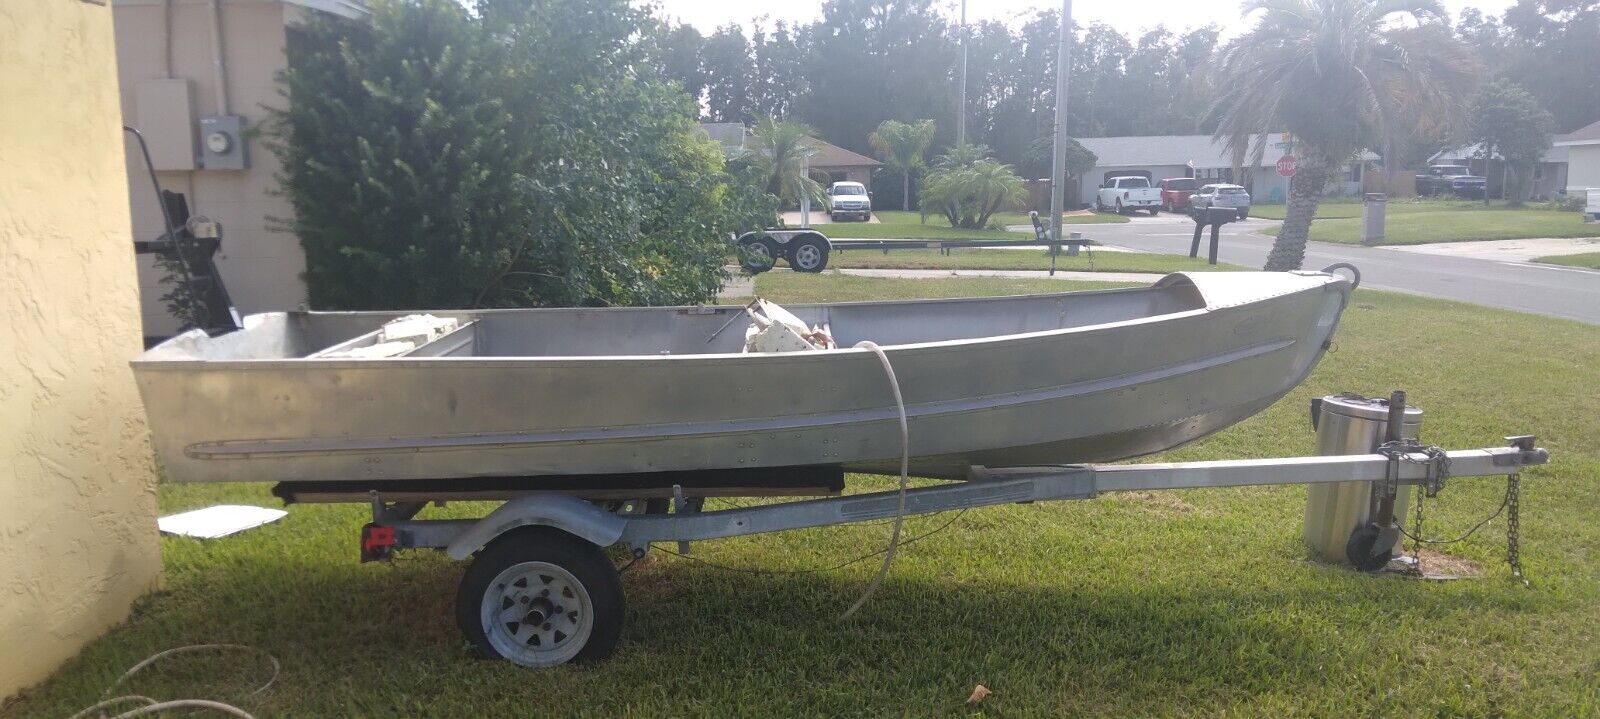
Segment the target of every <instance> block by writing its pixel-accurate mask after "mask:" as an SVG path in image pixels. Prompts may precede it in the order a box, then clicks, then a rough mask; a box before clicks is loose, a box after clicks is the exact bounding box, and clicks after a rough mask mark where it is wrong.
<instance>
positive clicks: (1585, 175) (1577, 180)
mask: <svg viewBox="0 0 1600 719" xmlns="http://www.w3.org/2000/svg"><path fill="white" fill-rule="evenodd" d="M1590 187H1600V145H1573V146H1571V147H1568V148H1567V194H1569V195H1572V196H1575V197H1583V192H1584V190H1585V189H1586V188H1590Z"/></svg>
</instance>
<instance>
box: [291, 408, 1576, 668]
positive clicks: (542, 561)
mask: <svg viewBox="0 0 1600 719" xmlns="http://www.w3.org/2000/svg"><path fill="white" fill-rule="evenodd" d="M1506 439H1507V440H1508V441H1509V443H1510V444H1509V445H1508V446H1504V447H1488V448H1481V449H1464V450H1452V451H1448V452H1440V451H1437V450H1436V449H1435V450H1434V451H1432V452H1429V451H1424V448H1420V447H1419V448H1417V450H1418V451H1414V452H1413V451H1392V450H1391V451H1388V452H1386V453H1375V454H1358V455H1333V456H1320V455H1319V456H1301V457H1280V458H1270V459H1235V460H1218V461H1205V462H1162V463H1143V464H1118V465H1094V464H1085V465H1060V466H1045V467H1017V468H1004V469H990V468H983V467H973V468H972V469H971V472H970V474H969V476H968V477H967V478H966V479H965V480H958V481H949V482H946V483H943V484H938V485H935V486H929V487H919V488H915V489H908V490H906V492H905V500H904V511H903V515H904V516H910V515H919V514H928V513H933V512H943V511H949V510H961V509H972V508H977V507H986V506H993V505H998V504H1026V503H1032V502H1045V501H1062V500H1081V499H1093V498H1095V497H1097V496H1099V495H1100V494H1101V493H1102V492H1120V491H1150V490H1167V489H1195V488H1205V487H1239V486H1269V485H1289V484H1319V483H1325V482H1352V481H1355V482H1373V483H1375V486H1388V487H1393V486H1395V485H1422V486H1424V487H1426V488H1428V489H1430V490H1432V491H1431V492H1430V496H1431V495H1432V493H1433V492H1436V491H1437V490H1439V489H1441V488H1442V486H1441V485H1442V478H1441V477H1440V476H1439V474H1438V472H1437V471H1436V469H1435V461H1436V459H1437V458H1438V457H1440V456H1442V457H1445V458H1447V461H1448V466H1449V475H1450V477H1452V478H1460V477H1484V476H1506V475H1513V474H1518V473H1520V472H1521V470H1522V469H1523V468H1524V467H1529V466H1535V465H1542V464H1546V463H1548V462H1549V458H1550V454H1549V452H1548V451H1547V450H1545V449H1543V448H1539V447H1536V446H1535V444H1534V438H1533V437H1532V436H1528V435H1524V436H1515V437H1507V438H1506ZM673 490H674V500H673V509H674V510H675V511H673V512H671V513H646V511H654V512H661V510H662V509H664V508H663V507H661V506H660V505H657V506H656V507H654V508H647V505H646V503H645V502H644V501H643V500H640V501H638V502H633V503H627V502H622V503H617V504H616V505H614V506H613V508H611V509H608V508H606V507H603V506H601V505H599V504H596V503H595V502H593V501H590V500H586V499H582V498H579V497H577V496H573V495H571V494H564V493H560V492H549V491H530V492H528V493H526V494H522V495H520V496H515V497H513V498H511V499H508V500H506V501H505V502H504V503H502V504H501V505H500V506H499V507H497V508H496V509H494V510H493V511H491V512H490V513H489V514H488V515H486V516H484V517H481V518H478V519H441V520H434V519H417V518H416V516H417V514H418V513H419V512H421V511H422V510H423V508H425V507H426V506H427V504H428V503H429V502H434V503H439V504H442V503H444V502H447V501H453V500H454V499H457V497H456V496H454V495H453V493H451V492H447V491H441V492H438V493H436V494H433V495H431V496H428V497H422V498H419V497H417V496H416V495H415V493H412V494H410V495H408V498H407V499H406V500H404V501H389V500H386V499H385V498H384V496H383V494H382V493H381V492H378V491H372V492H371V493H370V494H369V497H368V500H369V501H370V503H371V506H372V521H371V523H369V524H367V525H366V526H364V527H363V528H362V530H361V559H362V561H363V562H366V561H377V560H385V559H390V558H392V557H393V556H394V553H395V552H396V551H398V550H411V549H440V550H443V551H444V552H445V554H447V555H448V556H449V557H451V558H452V559H456V560H463V559H468V558H473V566H472V567H471V568H469V570H468V572H467V574H466V576H464V577H463V579H462V585H461V587H460V589H459V590H458V593H457V607H456V614H457V621H458V624H460V625H461V629H462V631H463V632H464V633H465V634H466V635H467V638H468V639H469V640H471V641H472V642H473V643H474V644H475V645H476V646H477V647H478V649H479V651H480V652H482V653H484V654H485V655H486V656H489V657H491V658H505V659H509V660H511V661H514V662H516V663H519V664H523V665H526V666H545V665H549V664H556V663H564V662H567V661H585V660H595V659H600V658H603V657H604V656H606V655H607V654H609V653H610V651H611V649H612V648H613V646H614V644H615V642H616V640H617V638H618V637H620V623H621V621H622V597H621V582H620V579H618V578H617V576H616V575H617V570H616V568H615V565H614V564H613V563H612V561H611V559H610V558H609V557H607V556H606V555H605V553H604V552H603V551H602V549H603V548H604V547H609V546H612V545H617V544H621V545H624V546H626V547H627V548H628V551H629V553H630V554H631V555H632V557H634V558H635V559H637V558H641V557H643V556H644V555H645V554H646V553H647V552H648V551H649V549H650V546H651V544H652V543H655V542H677V543H679V550H680V552H687V551H688V549H689V547H688V543H689V542H694V541H703V540H709V539H721V538H728V537H738V536H746V535H753V534H762V533H767V532H779V531H786V530H792V529H802V528H810V527H823V526H830V525H838V524H847V523H854V522H862V521H870V520H881V519H885V518H891V517H895V516H896V515H902V512H901V510H900V506H901V504H900V497H899V493H898V492H896V491H885V492H872V493H865V494H853V495H839V496H831V497H822V498H816V499H805V500H791V501H783V502H779V503H776V504H768V505H762V506H753V507H738V508H731V509H722V510H715V511H705V510H703V509H702V505H703V498H695V497H686V496H684V492H683V489H682V487H681V485H680V486H674V488H673ZM299 496H300V497H301V499H302V501H304V499H313V501H314V497H311V496H309V495H306V494H305V493H302V494H301V495H299ZM337 496H338V497H346V498H347V497H349V496H350V493H349V492H348V489H346V490H343V491H342V492H341V493H340V494H339V495H337ZM469 498H471V497H469ZM697 499H699V500H700V501H697ZM332 501H339V500H338V499H333V500H332ZM480 565H487V566H480ZM507 577H510V579H508V578H507ZM529 577H533V580H532V583H533V585H534V586H533V588H530V586H529ZM584 577H589V579H588V580H587V581H585V580H584V579H583V578H584ZM540 581H544V582H547V583H552V584H550V586H559V587H560V588H561V589H560V592H562V593H564V594H565V595H566V596H567V597H569V599H568V600H566V602H565V603H563V604H560V605H555V604H551V603H550V600H548V599H546V598H544V597H541V596H539V595H536V594H534V593H533V592H536V591H544V592H546V595H548V594H549V591H550V590H549V589H544V590H538V589H537V585H538V584H539V582H540ZM519 582H520V584H519ZM530 606H531V607H533V609H528V610H527V611H526V613H523V612H524V608H525V607H530ZM496 607H499V608H498V609H497V608H496ZM502 612H511V613H512V614H514V615H515V616H514V617H512V618H511V620H509V621H500V619H504V617H503V616H502V614H501V613H502ZM568 615H570V616H572V617H573V619H572V620H571V621H570V622H569V621H568V620H567V619H565V618H564V617H566V616H568ZM497 617H498V618H500V619H497ZM534 619H537V620H538V621H536V622H534V623H533V624H529V623H528V622H529V621H533V620H534ZM563 622H566V623H568V624H570V625H571V626H566V625H564V624H563ZM614 625H616V626H614ZM508 628H509V629H508ZM541 628H542V629H541ZM508 632H509V633H508ZM524 637H526V639H524ZM513 640H515V641H513ZM574 641H581V644H580V645H572V644H571V642H574ZM523 642H527V644H526V645H524V644H523ZM596 642H598V643H596Z"/></svg>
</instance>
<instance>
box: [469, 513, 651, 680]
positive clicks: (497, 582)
mask: <svg viewBox="0 0 1600 719" xmlns="http://www.w3.org/2000/svg"><path fill="white" fill-rule="evenodd" d="M622 610H623V599H622V581H621V579H620V578H619V577H618V576H617V570H616V567H614V566H613V565H612V564H611V560H610V559H608V558H606V555H605V552H603V551H601V549H600V547H597V546H595V545H594V544H592V543H590V542H587V541H584V540H582V539H579V538H578V537H575V536H573V535H571V534H568V533H566V532H563V531H560V530H557V529H552V528H549V527H534V528H529V529H521V530H517V531H514V532H510V533H508V534H505V535H503V536H501V537H500V538H499V539H496V540H495V541H494V542H492V543H490V544H489V546H488V547H487V548H485V549H484V550H483V551H482V552H479V553H478V556H477V558H475V559H473V561H472V566H470V567H468V568H467V572H466V574H465V575H463V576H462V577H461V586H460V588H459V590H458V591H457V593H456V623H457V624H458V625H459V626H460V627H461V631H462V633H463V634H465V635H466V636H467V640H468V641H470V642H472V645H473V647H474V648H475V649H477V651H478V653H479V654H481V655H483V656H484V657H487V658H490V659H505V660H507V661H510V662H513V663H516V664H520V665H522V666H525V667H545V666H552V665H556V664H565V663H567V662H589V661H598V660H600V659H604V658H606V657H607V656H609V655H610V654H611V650H613V649H615V648H616V646H617V639H618V638H620V637H621V636H622Z"/></svg>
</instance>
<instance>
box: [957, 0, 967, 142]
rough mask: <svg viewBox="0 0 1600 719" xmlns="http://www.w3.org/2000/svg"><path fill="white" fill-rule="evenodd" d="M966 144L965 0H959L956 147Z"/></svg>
mask: <svg viewBox="0 0 1600 719" xmlns="http://www.w3.org/2000/svg"><path fill="white" fill-rule="evenodd" d="M965 144H967V0H961V88H960V90H958V91H957V99H956V147H961V146H962V145H965Z"/></svg>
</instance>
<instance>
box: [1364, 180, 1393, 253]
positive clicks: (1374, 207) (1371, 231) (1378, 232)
mask: <svg viewBox="0 0 1600 719" xmlns="http://www.w3.org/2000/svg"><path fill="white" fill-rule="evenodd" d="M1388 211H1389V198H1388V196H1386V195H1384V194H1383V193H1382V192H1368V193H1367V194H1365V195H1362V196H1361V244H1363V245H1376V244H1378V243H1379V242H1382V241H1383V233H1384V228H1383V224H1384V216H1385V215H1386V214H1387V213H1388Z"/></svg>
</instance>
